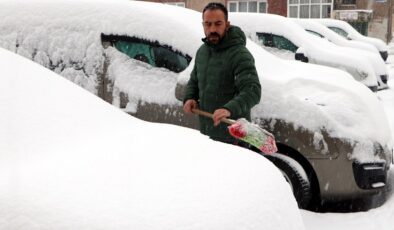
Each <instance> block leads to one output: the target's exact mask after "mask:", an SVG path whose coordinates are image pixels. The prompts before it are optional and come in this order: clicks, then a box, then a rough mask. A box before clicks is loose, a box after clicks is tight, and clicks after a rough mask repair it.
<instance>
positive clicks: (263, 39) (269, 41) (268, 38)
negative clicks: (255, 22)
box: [256, 33, 274, 47]
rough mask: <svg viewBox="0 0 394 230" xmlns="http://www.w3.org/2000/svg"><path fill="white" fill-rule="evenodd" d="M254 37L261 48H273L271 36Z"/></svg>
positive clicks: (258, 34)
mask: <svg viewBox="0 0 394 230" xmlns="http://www.w3.org/2000/svg"><path fill="white" fill-rule="evenodd" d="M256 35H257V38H258V39H259V41H260V43H261V44H262V45H263V46H267V47H274V42H273V41H272V34H268V33H256Z"/></svg>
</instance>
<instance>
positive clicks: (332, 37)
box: [292, 19, 380, 57]
mask: <svg viewBox="0 0 394 230" xmlns="http://www.w3.org/2000/svg"><path fill="white" fill-rule="evenodd" d="M292 20H293V21H294V22H296V23H297V24H298V25H300V26H302V27H303V28H304V29H306V30H311V31H314V32H316V33H318V34H320V35H322V36H323V37H324V38H326V39H328V40H329V41H331V42H333V43H334V44H336V45H339V46H345V47H352V48H359V49H363V50H366V51H370V52H373V53H375V54H376V55H379V57H380V54H379V51H378V50H377V48H376V47H375V46H373V45H371V44H367V43H363V42H359V41H354V40H353V41H352V40H347V39H345V38H344V37H342V36H340V35H339V34H337V33H335V32H334V31H332V30H330V29H328V28H327V27H326V26H323V25H321V24H320V23H318V22H316V21H314V20H309V19H292Z"/></svg>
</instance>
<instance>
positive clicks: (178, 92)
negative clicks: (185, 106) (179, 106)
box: [175, 83, 186, 101]
mask: <svg viewBox="0 0 394 230" xmlns="http://www.w3.org/2000/svg"><path fill="white" fill-rule="evenodd" d="M185 89H186V85H184V84H181V83H177V84H176V87H175V97H176V99H178V100H179V101H183V97H184V96H185Z"/></svg>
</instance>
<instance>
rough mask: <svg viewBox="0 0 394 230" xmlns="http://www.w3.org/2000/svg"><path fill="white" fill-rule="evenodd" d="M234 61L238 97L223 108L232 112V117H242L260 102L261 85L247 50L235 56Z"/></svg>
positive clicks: (251, 57)
mask: <svg viewBox="0 0 394 230" xmlns="http://www.w3.org/2000/svg"><path fill="white" fill-rule="evenodd" d="M232 60H233V61H232V68H233V74H234V84H235V90H236V95H235V97H234V98H233V99H232V100H230V101H229V102H228V103H226V104H225V105H224V106H223V108H226V109H227V110H229V111H230V112H231V117H240V116H241V114H245V113H248V112H249V111H250V110H251V109H252V107H253V106H255V105H256V104H258V103H259V102H260V98H261V85H260V81H259V77H258V74H257V70H256V67H255V65H254V59H253V56H252V55H251V54H250V52H249V51H248V50H247V49H246V48H244V49H243V50H241V52H239V53H237V54H236V55H234V57H233V58H232Z"/></svg>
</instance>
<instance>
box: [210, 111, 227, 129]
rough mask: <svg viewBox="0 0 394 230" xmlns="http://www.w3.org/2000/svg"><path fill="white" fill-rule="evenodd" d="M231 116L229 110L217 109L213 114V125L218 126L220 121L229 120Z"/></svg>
mask: <svg viewBox="0 0 394 230" xmlns="http://www.w3.org/2000/svg"><path fill="white" fill-rule="evenodd" d="M229 116H230V112H229V111H228V110H227V109H217V110H215V112H214V113H213V125H214V126H217V125H219V123H220V120H221V119H223V118H227V117H229Z"/></svg>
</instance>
